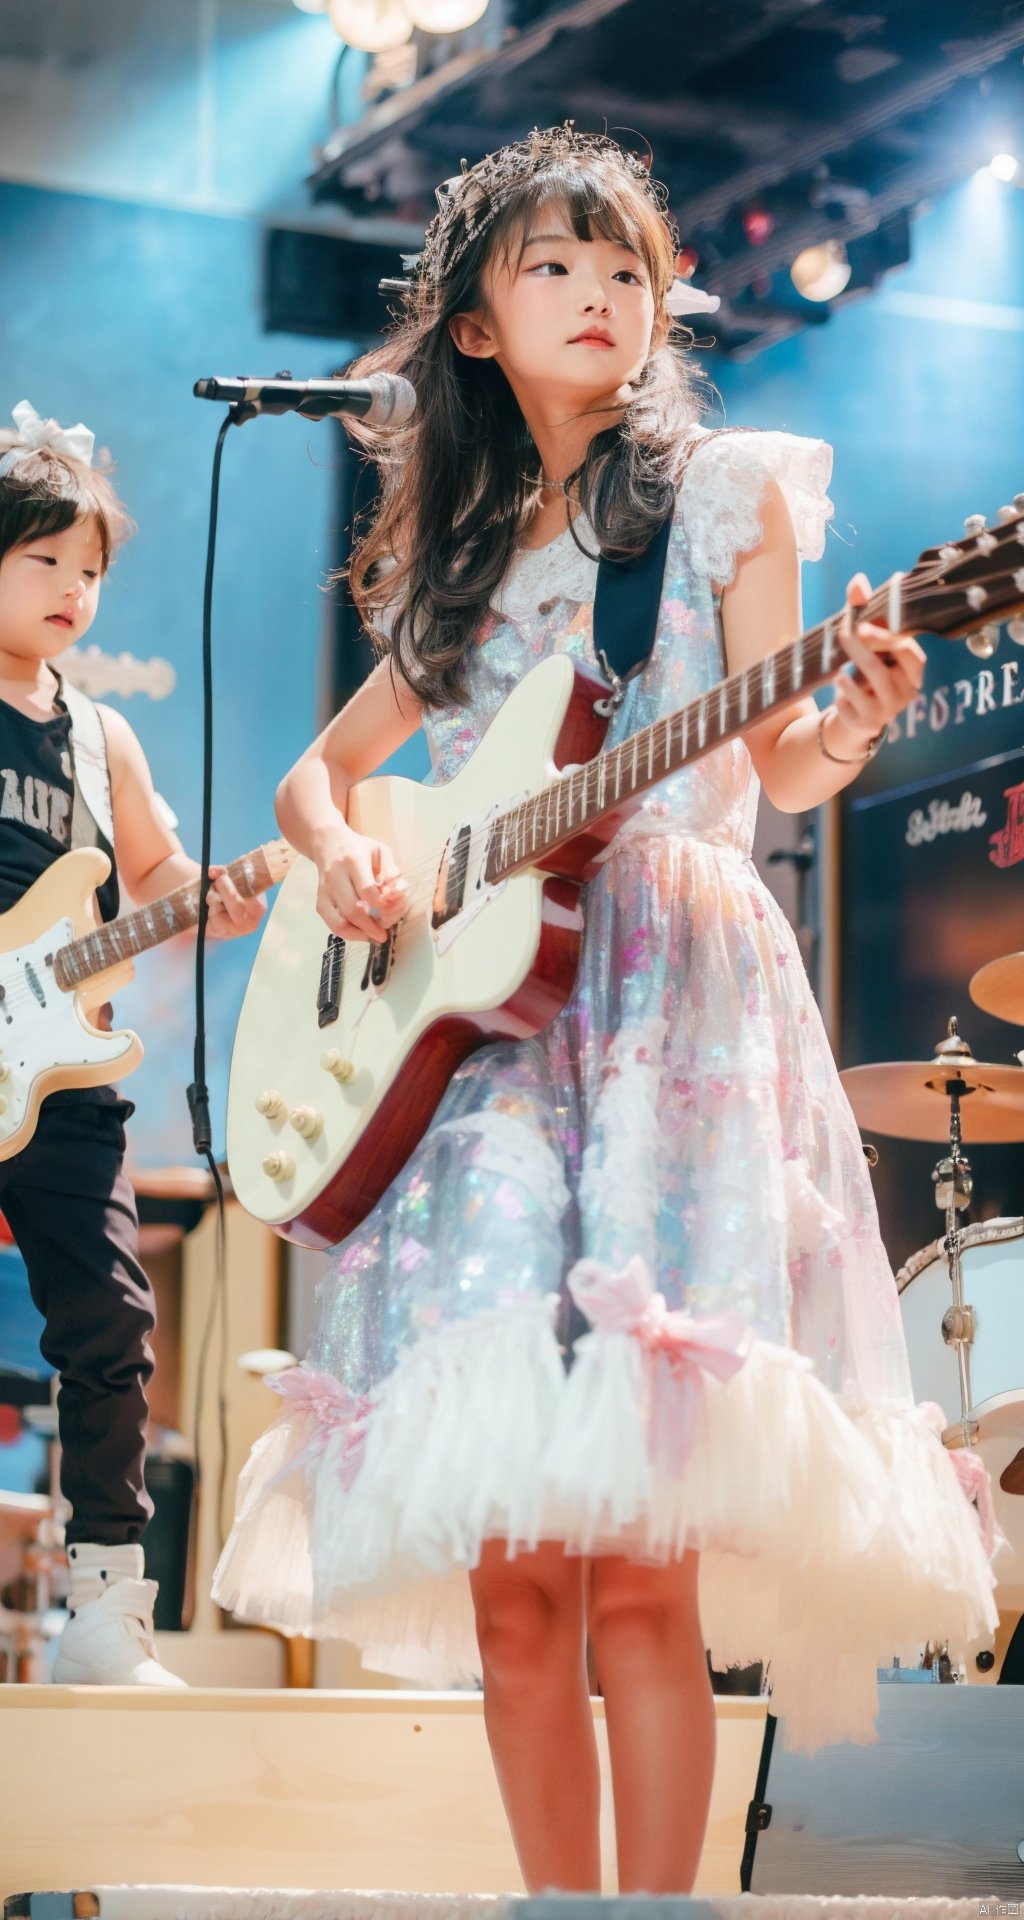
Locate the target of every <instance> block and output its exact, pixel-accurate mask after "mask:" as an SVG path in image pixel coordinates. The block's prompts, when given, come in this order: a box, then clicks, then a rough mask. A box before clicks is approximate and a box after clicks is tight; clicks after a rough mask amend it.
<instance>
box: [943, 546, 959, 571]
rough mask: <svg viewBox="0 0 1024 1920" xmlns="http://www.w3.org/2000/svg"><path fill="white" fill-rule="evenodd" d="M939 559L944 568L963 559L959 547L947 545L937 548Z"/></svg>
mask: <svg viewBox="0 0 1024 1920" xmlns="http://www.w3.org/2000/svg"><path fill="white" fill-rule="evenodd" d="M939 559H940V560H941V561H942V564H943V566H944V567H951V566H953V564H954V562H955V561H957V560H962V559H963V554H962V553H961V552H960V549H959V547H954V546H951V545H949V544H948V543H947V545H946V546H944V547H940V548H939Z"/></svg>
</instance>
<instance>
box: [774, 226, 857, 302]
mask: <svg viewBox="0 0 1024 1920" xmlns="http://www.w3.org/2000/svg"><path fill="white" fill-rule="evenodd" d="M852 272H853V268H852V267H851V265H850V262H849V260H848V259H847V257H846V248H845V247H844V245H843V243H842V241H841V240H823V241H822V242H821V243H820V245H819V246H816V247H805V248H804V250H803V252H802V253H798V254H797V256H796V259H795V260H794V262H793V265H792V266H791V267H790V269H789V277H790V279H791V280H792V282H793V285H794V287H795V288H796V290H797V292H798V293H802V294H803V297H804V299H805V300H834V299H835V297H836V294H837V293H842V291H843V288H844V287H845V286H847V285H848V284H849V279H850V275H851V273H852Z"/></svg>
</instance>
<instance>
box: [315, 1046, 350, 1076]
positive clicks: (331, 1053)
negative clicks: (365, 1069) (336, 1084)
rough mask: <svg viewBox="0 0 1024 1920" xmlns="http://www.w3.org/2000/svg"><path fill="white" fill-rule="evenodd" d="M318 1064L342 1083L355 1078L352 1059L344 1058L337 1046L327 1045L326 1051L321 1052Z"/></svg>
mask: <svg viewBox="0 0 1024 1920" xmlns="http://www.w3.org/2000/svg"><path fill="white" fill-rule="evenodd" d="M320 1065H321V1066H322V1067H323V1068H324V1071H325V1072H326V1073H332V1074H333V1075H334V1078H335V1079H336V1080H340V1081H341V1082H342V1083H343V1084H344V1083H345V1082H346V1081H348V1080H352V1079H354V1078H355V1071H356V1069H355V1063H354V1061H352V1060H346V1058H345V1056H344V1054H343V1053H339V1051H338V1049H337V1047H329V1048H328V1049H327V1052H326V1053H323V1054H321V1056H320Z"/></svg>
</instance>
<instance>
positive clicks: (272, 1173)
mask: <svg viewBox="0 0 1024 1920" xmlns="http://www.w3.org/2000/svg"><path fill="white" fill-rule="evenodd" d="M263 1171H264V1173H265V1174H267V1175H268V1176H269V1178H270V1179H271V1180H290V1179H291V1177H292V1174H293V1173H294V1172H295V1162H294V1160H293V1159H292V1157H291V1154H290V1153H268V1155H267V1157H266V1159H265V1160H264V1162H263Z"/></svg>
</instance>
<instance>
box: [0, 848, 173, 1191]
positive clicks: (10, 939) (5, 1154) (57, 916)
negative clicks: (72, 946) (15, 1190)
mask: <svg viewBox="0 0 1024 1920" xmlns="http://www.w3.org/2000/svg"><path fill="white" fill-rule="evenodd" d="M109 872H110V862H109V860H108V859H107V857H106V855H105V854H103V853H100V852H99V851H98V850H93V849H91V848H85V847H83V848H79V849H78V850H77V851H76V852H74V853H66V854H64V855H63V856H62V857H61V859H59V860H57V861H55V862H54V864H53V866H52V867H49V868H48V869H47V871H46V872H45V873H44V874H43V875H42V876H41V878H40V879H38V880H37V881H36V882H35V884H34V885H33V886H32V887H30V888H29V891H28V892H27V893H26V894H25V896H24V898H23V899H22V900H19V902H18V904H17V906H15V907H12V908H11V910H10V912H8V913H5V914H2V915H0V990H2V991H0V1160H9V1159H10V1158H11V1156H12V1155H13V1154H15V1153H18V1152H20V1151H21V1149H22V1147H24V1146H26V1145H27V1144H28V1141H29V1140H30V1139H31V1138H32V1134H33V1132H34V1131H35V1125H36V1120H37V1117H38V1114H39V1108H40V1105H41V1103H42V1101H43V1100H44V1099H45V1098H46V1095H47V1094H48V1093H55V1092H56V1091H57V1090H58V1088H61V1087H96V1086H105V1085H106V1084H107V1083H108V1082H109V1081H111V1080H115V1079H119V1078H120V1077H121V1076H122V1075H123V1074H126V1073H131V1072H132V1071H133V1070H134V1068H135V1067H137V1066H138V1064H139V1062H140V1060H141V1059H142V1042H141V1040H140V1039H139V1037H138V1035H137V1034H135V1033H132V1032H131V1031H130V1030H128V1029H125V1030H124V1031H123V1032H120V1033H105V1032H104V1031H103V1030H102V1029H101V1028H100V1027H97V1026H95V1025H94V1024H93V1022H92V1020H91V1019H90V1017H89V1015H90V1013H91V1012H92V1011H93V1010H94V1009H95V1008H96V1007H98V1006H102V1005H103V1003H104V1002H105V1001H107V1000H109V998H110V996H111V994H112V993H113V992H114V991H115V990H116V989H117V988H118V987H120V986H123V985H124V984H125V982H126V981H127V980H130V979H131V977H132V973H133V968H132V966H131V964H130V962H124V963H122V964H121V965H119V966H117V967H115V968H110V969H109V970H108V971H106V972H105V973H101V974H95V975H94V976H93V977H92V978H91V979H90V980H89V981H88V982H87V983H86V984H85V985H84V986H83V987H82V988H80V989H79V991H78V992H76V993H65V992H62V991H61V989H60V988H59V987H58V986H57V984H56V981H55V980H54V977H53V956H54V954H55V953H56V952H57V950H58V949H59V948H60V947H63V946H66V945H67V943H68V942H69V941H71V940H73V939H77V938H78V937H79V936H80V935H83V934H87V933H88V932H89V931H90V929H91V928H93V927H95V926H96V924H97V921H96V914H95V909H94V905H93V896H94V894H95V891H96V888H97V887H99V886H102V884H103V882H104V880H105V879H106V878H107V875H108V874H109Z"/></svg>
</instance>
